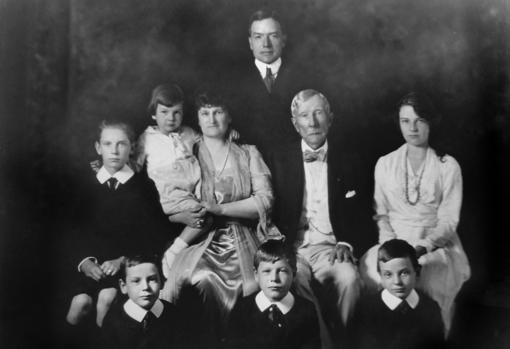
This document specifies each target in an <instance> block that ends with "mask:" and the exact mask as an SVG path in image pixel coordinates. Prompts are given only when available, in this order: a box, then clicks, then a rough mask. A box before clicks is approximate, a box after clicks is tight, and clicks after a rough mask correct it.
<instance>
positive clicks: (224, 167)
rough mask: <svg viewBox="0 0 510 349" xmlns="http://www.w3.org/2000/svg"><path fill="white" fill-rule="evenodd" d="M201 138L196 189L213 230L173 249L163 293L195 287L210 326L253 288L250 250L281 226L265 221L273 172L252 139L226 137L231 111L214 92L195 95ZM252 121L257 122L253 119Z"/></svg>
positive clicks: (168, 294)
mask: <svg viewBox="0 0 510 349" xmlns="http://www.w3.org/2000/svg"><path fill="white" fill-rule="evenodd" d="M195 104H196V108H197V112H198V123H199V126H200V129H201V132H202V139H201V140H200V141H199V142H198V143H197V144H196V146H195V155H196V157H197V158H198V161H199V164H200V169H201V173H202V175H201V180H200V183H197V184H196V185H200V188H199V189H200V190H199V193H200V194H199V195H200V197H201V200H202V204H203V206H204V207H205V208H206V210H207V212H208V214H209V215H210V216H212V218H213V223H212V227H211V230H210V232H209V233H208V234H206V236H205V238H204V239H203V240H202V241H200V242H199V243H197V244H195V245H192V246H190V247H188V248H186V249H185V250H184V251H183V252H181V253H180V254H179V255H177V257H176V259H175V262H174V264H173V266H172V268H171V269H170V270H169V275H168V280H167V282H166V284H165V287H164V289H163V290H162V293H161V297H162V298H164V299H166V300H170V301H174V302H175V301H177V299H178V298H179V295H180V291H181V289H182V288H183V287H184V286H191V287H194V288H196V289H198V291H199V293H200V294H201V296H202V297H203V301H204V313H207V314H209V315H210V314H214V315H213V319H211V321H214V320H216V321H215V322H213V323H210V326H214V324H215V323H216V324H220V325H219V326H220V327H221V325H222V324H226V321H227V316H228V314H229V312H230V311H231V310H232V307H233V306H234V304H235V302H236V300H237V297H238V296H240V295H241V294H244V295H245V296H246V295H248V294H250V293H252V292H254V291H255V290H256V289H257V283H256V282H255V279H254V271H253V263H252V261H253V255H254V253H255V251H256V249H257V247H258V245H259V244H260V243H261V242H262V241H263V240H266V239H267V238H269V237H271V236H275V237H278V235H279V232H278V231H277V230H276V228H274V227H273V226H271V227H269V224H268V217H269V212H270V209H271V206H272V203H273V193H272V189H271V177H270V172H269V169H268V168H267V166H266V164H265V163H264V161H263V160H262V156H261V155H260V153H259V152H258V151H257V149H256V148H255V146H252V145H238V144H236V143H233V142H230V141H229V140H228V133H229V128H230V123H231V120H232V119H231V116H230V115H229V113H228V109H227V107H226V103H225V101H224V100H223V97H221V96H219V95H218V94H215V93H214V92H210V91H208V92H204V93H200V94H198V95H197V97H196V101H195ZM254 126H256V125H254Z"/></svg>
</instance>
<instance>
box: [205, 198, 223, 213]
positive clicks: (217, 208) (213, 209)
mask: <svg viewBox="0 0 510 349" xmlns="http://www.w3.org/2000/svg"><path fill="white" fill-rule="evenodd" d="M202 205H203V206H204V208H205V209H206V210H207V212H209V213H211V214H213V215H215V216H223V208H222V207H221V205H218V204H217V203H212V202H205V201H203V202H202Z"/></svg>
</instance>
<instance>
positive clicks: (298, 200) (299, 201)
mask: <svg viewBox="0 0 510 349" xmlns="http://www.w3.org/2000/svg"><path fill="white" fill-rule="evenodd" d="M287 155H288V156H287V161H286V162H287V169H288V170H286V172H287V173H288V174H289V178H288V183H289V189H288V190H289V194H290V195H289V197H292V198H294V201H293V203H292V207H293V208H294V209H295V210H297V211H298V212H299V213H301V209H302V206H303V195H304V187H305V167H304V164H303V154H302V152H301V143H294V144H293V147H292V148H291V149H290V150H289V151H288V154H287ZM298 219H299V217H298Z"/></svg>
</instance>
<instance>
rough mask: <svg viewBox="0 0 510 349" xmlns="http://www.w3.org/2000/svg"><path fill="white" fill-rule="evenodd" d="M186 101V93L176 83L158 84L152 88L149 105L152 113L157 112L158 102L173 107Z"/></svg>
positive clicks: (148, 108) (148, 107) (149, 110)
mask: <svg viewBox="0 0 510 349" xmlns="http://www.w3.org/2000/svg"><path fill="white" fill-rule="evenodd" d="M183 103H184V93H183V92H182V89H181V88H180V87H179V86H178V85H176V84H163V85H158V86H156V87H155V88H154V90H152V95H151V100H150V102H149V105H148V106H147V110H148V112H149V114H150V115H154V114H156V109H157V107H158V104H161V105H164V106H165V107H173V106H174V105H177V104H183Z"/></svg>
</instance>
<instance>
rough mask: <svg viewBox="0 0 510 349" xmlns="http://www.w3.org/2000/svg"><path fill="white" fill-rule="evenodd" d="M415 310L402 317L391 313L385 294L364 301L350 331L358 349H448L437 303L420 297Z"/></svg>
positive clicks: (423, 295)
mask: <svg viewBox="0 0 510 349" xmlns="http://www.w3.org/2000/svg"><path fill="white" fill-rule="evenodd" d="M418 294H419V296H420V302H419V303H418V306H417V307H416V308H415V309H412V310H409V311H408V312H407V313H405V314H402V313H400V312H398V310H393V311H392V310H391V309H389V308H388V307H387V306H386V304H384V302H383V300H382V299H381V293H380V292H379V293H377V294H373V295H369V296H367V297H365V298H362V299H361V300H360V302H359V304H358V306H357V309H356V312H355V315H354V317H353V319H352V321H351V323H350V330H349V331H348V332H349V333H350V334H351V335H352V336H353V338H352V343H353V344H354V348H355V349H372V348H378V349H402V348H406V349H436V348H438V349H440V348H444V346H445V341H444V332H443V322H442V320H441V312H440V310H439V306H438V305H437V303H436V302H435V301H433V300H432V299H431V298H430V297H428V296H427V295H425V294H423V293H418Z"/></svg>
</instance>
